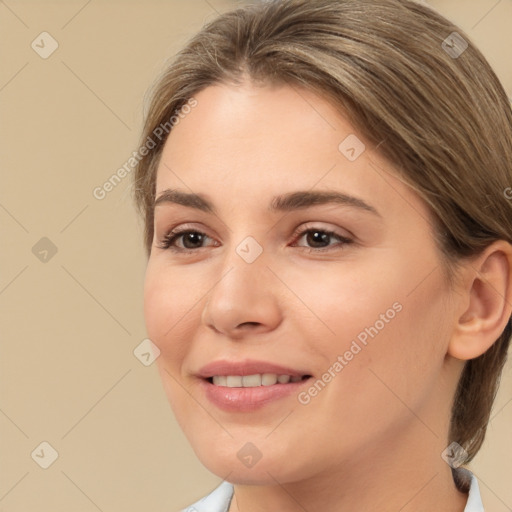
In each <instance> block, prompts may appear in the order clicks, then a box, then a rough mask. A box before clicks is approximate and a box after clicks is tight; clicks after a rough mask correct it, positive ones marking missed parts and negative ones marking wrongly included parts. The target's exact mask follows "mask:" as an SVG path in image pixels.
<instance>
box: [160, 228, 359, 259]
mask: <svg viewBox="0 0 512 512" xmlns="http://www.w3.org/2000/svg"><path fill="white" fill-rule="evenodd" d="M310 232H318V233H323V234H325V235H328V236H330V237H335V238H337V239H338V240H340V242H341V244H343V245H348V244H351V243H353V240H351V239H350V238H346V237H344V236H341V235H338V234H337V233H335V232H334V231H330V230H328V229H321V228H315V227H307V228H303V229H302V230H297V231H295V232H294V233H293V235H292V236H293V237H294V240H295V241H298V240H300V239H301V238H302V237H303V236H304V235H305V234H307V233H310ZM188 233H194V234H199V235H202V236H206V237H208V238H210V237H209V236H208V235H207V234H206V233H203V232H202V231H198V230H195V229H176V230H171V231H169V233H167V234H166V235H164V236H163V238H162V240H161V241H160V242H159V243H158V244H157V247H158V248H159V249H169V250H171V251H173V252H181V253H191V252H198V251H199V250H201V249H206V247H199V248H196V249H186V248H182V247H176V246H174V245H173V244H174V242H175V241H176V240H177V239H178V238H179V237H181V236H183V235H185V234H188ZM300 247H301V249H303V250H305V251H306V252H325V251H329V250H332V246H328V247H321V248H315V247H303V246H300ZM334 247H336V246H334Z"/></svg>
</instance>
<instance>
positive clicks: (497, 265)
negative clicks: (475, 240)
mask: <svg viewBox="0 0 512 512" xmlns="http://www.w3.org/2000/svg"><path fill="white" fill-rule="evenodd" d="M463 266H464V269H463V272H464V276H465V279H464V283H465V285H464V289H462V296H461V297H460V298H461V301H460V303H461V307H460V311H459V312H458V313H457V314H458V318H456V323H455V325H454V330H453V333H452V338H451V340H450V343H449V346H448V354H450V355H451V356H453V357H456V358H457V359H462V360H468V359H474V358H475V357H478V356H480V355H482V354H483V353H484V352H486V351H487V349H489V348H490V347H491V346H492V345H493V343H494V342H495V341H496V340H497V339H498V338H499V337H500V335H501V334H502V333H503V331H504V330H505V327H506V326H507V323H508V321H509V319H510V315H511V314H512V245H511V244H509V243H508V242H506V241H505V240H497V241H496V242H494V243H492V244H491V245H489V246H488V247H487V248H486V249H485V250H484V251H483V253H482V254H479V255H478V256H477V257H476V258H473V259H471V260H470V261H468V262H466V263H463Z"/></svg>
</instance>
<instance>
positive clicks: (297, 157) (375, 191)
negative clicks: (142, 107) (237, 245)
mask: <svg viewBox="0 0 512 512" xmlns="http://www.w3.org/2000/svg"><path fill="white" fill-rule="evenodd" d="M195 99H196V101H197V105H196V106H195V107H194V108H193V109H191V110H190V112H189V113H188V114H186V115H184V116H183V118H181V119H180V122H179V123H178V124H177V125H176V126H174V127H173V129H172V131H171V132H170V135H169V136H168V138H167V141H166V144H165V146H164V150H163V153H162V158H161V160H160V165H159V168H158V172H157V184H156V192H157V196H158V194H159V193H160V192H161V191H163V190H165V189H167V188H172V189H181V190H183V191H187V192H192V193H202V194H208V195H212V196H218V197H219V198H220V200H222V201H223V202H226V201H229V200H231V201H232V202H237V203H239V204H244V203H245V204H249V202H251V201H254V202H255V204H256V203H257V202H261V198H262V197H263V196H265V197H268V196H270V195H272V196H274V195H278V194H282V193H283V192H292V191H294V190H299V189H301V190H304V189H312V188H323V189H325V188H328V189H333V190H340V191H344V192H347V193H351V194H353V195H357V196H359V197H363V198H364V197H367V198H369V197H371V198H372V201H373V203H374V204H375V205H376V207H377V209H379V210H380V208H379V206H378V205H379V203H380V205H381V208H383V207H385V209H389V208H391V209H394V210H397V211H399V210H400V208H403V207H404V203H403V201H401V202H400V201H397V200H396V199H397V197H396V196H397V195H399V196H401V197H402V198H404V197H405V198H406V203H405V205H408V206H407V208H409V209H410V208H411V202H412V203H414V202H415V201H416V202H418V200H419V198H417V197H415V194H414V193H413V192H412V191H411V190H410V189H409V187H407V186H406V185H405V184H403V183H402V182H401V181H400V180H399V179H398V178H397V176H396V175H393V174H396V173H393V169H392V167H391V166H390V165H389V163H387V161H385V160H384V159H383V158H382V157H380V156H379V155H378V154H377V153H376V152H375V151H373V150H372V148H371V147H369V145H368V144H366V143H365V141H364V140H363V138H362V137H361V136H360V135H359V134H356V133H355V129H354V128H353V126H352V125H351V124H350V123H349V121H348V120H347V119H345V118H344V117H343V116H341V114H340V113H339V112H337V111H336V110H335V109H334V107H333V106H332V105H331V104H330V103H328V102H327V101H325V100H323V99H322V98H321V97H319V96H318V95H316V94H315V93H313V92H312V91H309V90H305V89H299V88H296V87H291V86H278V87H268V86H266V87H259V86H258V87H255V86H251V85H248V84H246V85H243V86H230V85H225V84H222V85H214V86H210V87H207V88H206V89H203V90H202V91H200V92H199V93H198V94H197V95H195ZM347 146H351V147H352V148H351V147H347ZM347 149H349V150H350V149H354V151H352V152H349V153H347ZM354 154H355V156H356V158H355V159H354V158H350V159H349V158H348V157H347V155H348V156H351V157H353V156H354ZM358 155H359V156H358ZM385 203H389V204H385ZM417 206H418V208H421V205H419V204H418V205H417ZM265 207H266V205H265Z"/></svg>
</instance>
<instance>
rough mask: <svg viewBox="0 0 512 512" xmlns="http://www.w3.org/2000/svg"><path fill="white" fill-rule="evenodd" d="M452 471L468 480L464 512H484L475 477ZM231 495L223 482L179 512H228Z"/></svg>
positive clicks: (228, 485) (464, 472)
mask: <svg viewBox="0 0 512 512" xmlns="http://www.w3.org/2000/svg"><path fill="white" fill-rule="evenodd" d="M454 471H455V472H456V473H457V474H458V475H463V477H465V478H468V479H470V480H469V494H468V501H467V503H466V508H465V509H464V512H485V511H484V506H483V504H482V499H481V497H480V488H479V487H478V481H477V479H476V477H475V475H473V473H471V472H470V471H469V470H467V469H463V468H458V469H456V470H454ZM233 493H234V487H233V484H231V483H229V482H227V481H223V482H222V483H221V484H220V485H219V486H218V487H216V488H215V489H214V490H213V491H212V492H211V493H210V494H208V495H207V496H205V497H204V498H201V499H200V500H199V501H196V502H195V503H193V504H192V505H190V506H189V507H187V508H185V509H183V510H180V512H228V509H229V505H230V503H231V499H232V498H233Z"/></svg>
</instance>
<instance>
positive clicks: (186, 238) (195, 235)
mask: <svg viewBox="0 0 512 512" xmlns="http://www.w3.org/2000/svg"><path fill="white" fill-rule="evenodd" d="M194 238H195V239H196V243H199V245H201V239H202V235H201V234H200V233H187V234H186V235H185V236H184V238H183V245H184V246H185V248H187V249H194V248H195V247H196V246H194ZM189 241H192V247H189V246H188V242H189Z"/></svg>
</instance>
